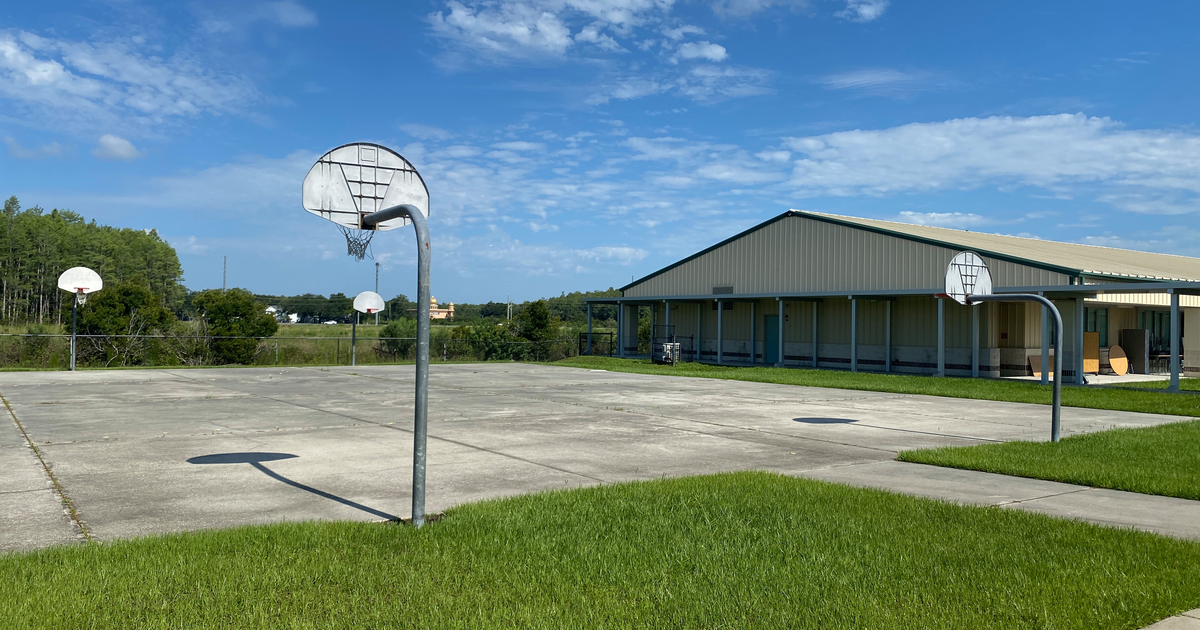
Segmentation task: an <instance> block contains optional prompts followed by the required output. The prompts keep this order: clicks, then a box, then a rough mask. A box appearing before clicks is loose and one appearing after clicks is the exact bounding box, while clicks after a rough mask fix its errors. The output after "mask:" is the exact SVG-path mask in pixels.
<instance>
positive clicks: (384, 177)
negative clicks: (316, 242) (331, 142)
mask: <svg viewBox="0 0 1200 630" xmlns="http://www.w3.org/2000/svg"><path fill="white" fill-rule="evenodd" d="M303 193H304V194H303V204H304V209H305V210H307V211H309V212H311V213H312V214H315V215H317V216H319V217H321V218H323V219H327V220H329V221H332V222H333V223H334V224H336V225H337V226H338V230H339V231H341V233H342V235H343V236H345V237H346V253H347V254H349V255H350V256H353V257H354V259H355V260H362V259H363V258H370V257H371V254H370V246H371V239H372V238H373V237H374V236H375V232H376V231H386V230H393V229H396V228H398V227H403V226H405V225H408V224H409V223H411V222H412V220H411V219H409V218H407V217H404V216H401V217H395V218H392V219H388V220H386V221H380V222H379V223H374V224H372V223H368V222H366V221H364V220H363V219H364V218H365V217H367V216H368V215H370V214H372V213H375V212H379V211H380V210H384V209H387V208H392V207H395V206H399V205H403V204H410V205H412V206H415V207H416V208H417V209H418V210H419V211H420V212H421V214H424V215H425V216H429V190H428V189H426V188H425V182H424V181H423V180H422V179H421V175H420V173H417V169H416V168H414V167H413V165H412V164H411V163H410V162H409V161H408V160H406V159H404V157H403V156H401V155H400V154H399V153H396V152H395V151H392V150H391V149H389V148H387V147H384V146H380V145H378V144H371V143H368V142H359V143H355V144H346V145H342V146H340V147H338V148H336V149H333V150H332V151H330V152H328V153H326V154H325V155H322V156H321V159H319V160H317V163H316V164H314V165H313V167H312V168H311V169H310V170H309V171H308V175H307V176H305V178H304V187H303Z"/></svg>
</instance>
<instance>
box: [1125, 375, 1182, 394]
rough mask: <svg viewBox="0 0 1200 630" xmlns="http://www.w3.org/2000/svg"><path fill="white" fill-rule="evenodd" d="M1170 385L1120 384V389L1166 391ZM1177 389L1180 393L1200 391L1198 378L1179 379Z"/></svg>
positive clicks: (1162, 383) (1148, 382) (1148, 383)
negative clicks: (1137, 388)
mask: <svg viewBox="0 0 1200 630" xmlns="http://www.w3.org/2000/svg"><path fill="white" fill-rule="evenodd" d="M1170 384H1171V382H1170V381H1136V382H1133V383H1129V384H1122V385H1121V387H1141V388H1143V389H1166V388H1167V387H1168V386H1169V385H1170ZM1179 389H1180V390H1182V391H1192V392H1195V391H1200V378H1181V379H1179Z"/></svg>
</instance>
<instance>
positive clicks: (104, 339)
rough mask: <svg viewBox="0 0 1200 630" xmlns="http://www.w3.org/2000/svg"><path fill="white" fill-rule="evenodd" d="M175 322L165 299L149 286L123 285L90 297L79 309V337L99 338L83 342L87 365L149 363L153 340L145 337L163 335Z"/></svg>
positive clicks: (80, 347) (82, 355) (81, 353)
mask: <svg viewBox="0 0 1200 630" xmlns="http://www.w3.org/2000/svg"><path fill="white" fill-rule="evenodd" d="M174 321H175V316H174V315H173V314H171V311H169V310H167V309H166V308H164V307H163V304H162V298H160V297H159V296H157V295H154V294H153V293H151V292H150V289H148V288H146V286H145V285H142V284H137V283H133V282H119V283H116V284H113V285H110V286H107V287H105V288H104V289H103V290H101V291H97V292H96V293H93V294H91V295H89V296H88V300H87V303H85V304H84V305H83V306H82V307H80V308H79V333H80V334H83V335H99V336H97V337H88V338H85V339H81V340H80V342H79V344H78V346H77V349H78V352H79V358H80V359H81V360H83V361H102V362H103V363H104V365H105V366H109V365H113V364H116V365H140V364H142V363H144V362H145V359H146V349H147V347H148V345H149V340H148V339H146V338H145V337H142V335H153V334H158V333H161V332H163V331H165V330H167V329H168V328H170V326H171V324H172V323H173V322H174Z"/></svg>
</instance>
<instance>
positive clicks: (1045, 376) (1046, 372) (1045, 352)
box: [1038, 293, 1062, 385]
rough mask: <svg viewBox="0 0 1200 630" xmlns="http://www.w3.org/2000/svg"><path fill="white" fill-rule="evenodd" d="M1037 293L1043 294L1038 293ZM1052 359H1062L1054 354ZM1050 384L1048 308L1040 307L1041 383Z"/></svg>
mask: <svg viewBox="0 0 1200 630" xmlns="http://www.w3.org/2000/svg"><path fill="white" fill-rule="evenodd" d="M1038 295H1045V294H1044V293H1038ZM1054 360H1055V361H1056V362H1057V361H1062V357H1059V356H1056V357H1054ZM1049 384H1050V310H1049V309H1047V308H1046V307H1045V306H1043V307H1042V385H1049Z"/></svg>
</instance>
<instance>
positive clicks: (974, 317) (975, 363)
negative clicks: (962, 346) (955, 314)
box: [971, 308, 979, 378]
mask: <svg viewBox="0 0 1200 630" xmlns="http://www.w3.org/2000/svg"><path fill="white" fill-rule="evenodd" d="M971 378H979V309H977V308H972V309H971Z"/></svg>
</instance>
